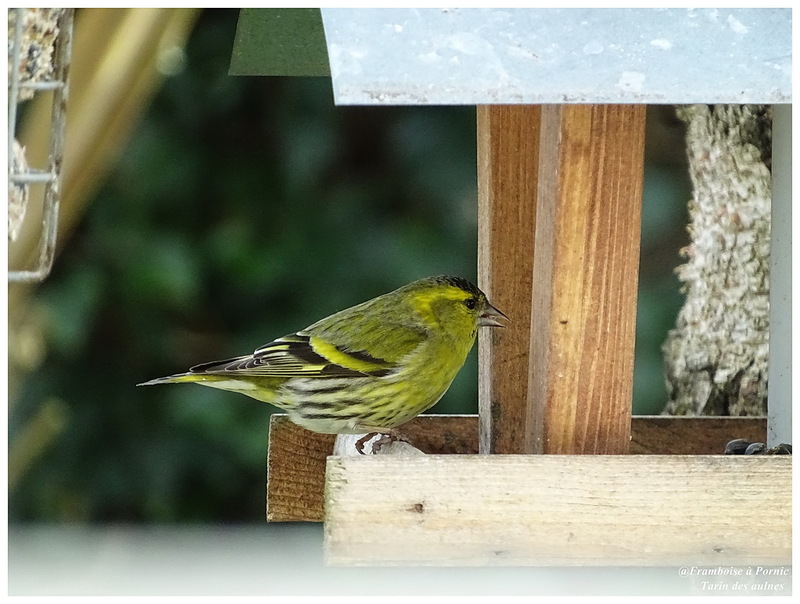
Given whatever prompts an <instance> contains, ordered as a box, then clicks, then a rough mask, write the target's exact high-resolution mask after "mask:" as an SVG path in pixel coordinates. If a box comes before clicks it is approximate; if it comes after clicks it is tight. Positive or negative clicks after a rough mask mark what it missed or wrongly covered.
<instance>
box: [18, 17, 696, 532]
mask: <svg viewBox="0 0 800 604" xmlns="http://www.w3.org/2000/svg"><path fill="white" fill-rule="evenodd" d="M137 10H138V11H145V12H147V9H133V11H127V10H112V11H108V10H101V9H83V10H79V11H78V12H77V15H76V32H75V52H74V58H73V61H74V63H73V77H74V79H73V95H72V97H71V99H70V104H69V109H68V117H69V120H70V122H69V126H68V131H67V154H68V155H69V154H70V149H71V148H72V150H73V154H72V156H71V159H70V157H67V159H66V162H72V163H71V165H69V166H67V165H66V162H65V187H64V195H65V200H64V203H63V206H62V209H61V212H62V218H61V220H62V226H63V227H64V231H63V232H62V233H60V235H59V250H60V251H59V255H58V256H57V258H56V261H55V265H54V269H53V271H52V274H51V275H50V276H49V277H48V278H47V279H46V280H45V282H44V283H43V284H41V285H38V286H36V287H32V286H22V285H13V286H10V287H9V350H8V354H9V430H8V437H9V468H8V471H9V498H8V506H9V507H8V510H9V523H10V525H11V526H22V525H26V524H29V523H58V524H70V525H74V524H78V525H86V524H94V523H97V524H106V523H144V524H163V523H205V524H208V523H224V524H231V525H232V524H237V525H241V524H243V523H244V524H248V523H253V524H263V523H264V516H265V513H264V496H265V471H266V470H265V468H266V464H265V458H266V449H267V432H268V422H269V415H270V413H271V412H273V411H274V409H273V408H272V407H269V406H268V405H264V404H260V403H257V402H255V401H252V400H250V399H248V398H246V397H243V396H240V395H235V394H230V393H226V392H222V391H217V390H212V389H208V388H201V387H196V386H163V387H154V388H136V386H135V385H136V384H137V383H139V382H142V381H145V380H148V379H151V378H154V377H159V376H163V375H168V374H171V373H175V372H179V371H183V370H185V369H186V368H188V367H189V366H190V365H193V364H196V363H199V362H203V361H208V360H214V359H219V358H226V357H229V356H234V355H238V354H244V353H249V352H250V351H252V350H253V349H255V348H256V347H257V346H259V345H261V344H263V343H265V342H267V341H269V340H271V339H272V338H274V337H277V336H280V335H283V334H286V333H289V332H291V331H294V330H296V329H299V328H301V327H304V326H306V325H308V324H310V323H312V322H313V321H315V320H317V319H319V318H321V317H323V316H326V315H328V314H330V313H331V312H334V311H336V310H340V309H342V308H345V307H347V306H350V305H352V304H355V303H358V302H361V301H363V300H365V299H368V298H370V297H373V296H375V295H378V294H381V293H384V292H386V291H389V290H391V289H394V288H396V287H398V286H400V285H403V284H405V283H407V282H409V281H412V280H414V279H416V278H420V277H424V276H428V275H432V274H438V273H452V274H458V275H462V276H464V277H466V278H469V279H471V280H475V279H476V254H477V251H476V249H477V248H476V244H477V211H476V208H477V186H476V143H475V108H474V107H368V108H367V107H335V106H334V105H333V97H332V92H331V85H330V80H329V79H328V78H306V77H295V78H288V77H244V76H235V77H234V76H229V75H228V67H229V64H230V59H231V50H232V47H233V40H234V34H235V31H236V23H237V18H238V10H233V9H231V10H228V9H206V10H196V11H194V10H191V11H173V10H168V9H150V10H149V13H147V17H146V18H145V16H144V13H139V14H138V16H136V18H133V17H132V16H131V15H130V14H127V13H130V12H135V11H137ZM137 19H138V21H137ZM137 23H138V25H136V24H137ZM134 26H135V27H134ZM137 28H138V29H137ZM159 32H160V33H159ZM117 39H120V40H125V41H126V43H127V45H128V46H133V50H131V51H130V53H131V54H130V57H131V59H130V61H129V62H124V59H123V58H121V57H122V53H121V51H120V49H116V50H117V51H118V52H117V53H116V54H114V53H112V52H111V50H110V49H111V48H116V47H114V46H113V45H114V44H116V43H117V42H116V40H117ZM112 57H113V59H112ZM115 60H117V61H119V63H118V64H117V63H114V62H113V61H115ZM109 70H110V71H109ZM98 73H100V74H101V75H102V76H103V77H100V76H98V75H97V74H98ZM103 78H105V80H103ZM81 81H85V82H88V83H87V84H86V85H85V86H83V87H81V86H82V85H81V84H80V82H81ZM92 86H94V88H92ZM103 86H106V88H103ZM35 116H36V111H35V110H34V109H30V110H28V111H27V112H26V114H25V115H24V116H23V117H24V118H26V119H28V120H35V119H36V118H35ZM101 118H104V119H105V121H101ZM81 120H83V121H81ZM98 122H99V123H98ZM23 127H24V128H27V129H33V128H34V126H32V125H30V124H25V120H24V119H23ZM87 132H91V133H92V136H91V137H89V136H88V134H86V133H87ZM82 136H83V137H84V138H81V137H82ZM70 145H73V146H72V147H70ZM80 145H82V146H80ZM78 147H79V149H78ZM76 149H78V150H76ZM81 153H82V154H83V155H81ZM646 153H647V155H646V169H645V187H644V216H643V224H642V256H641V272H640V291H639V307H638V320H637V341H636V346H637V351H636V364H635V376H634V380H635V381H634V413H635V414H656V413H659V412H660V411H661V410H662V409H663V407H664V404H665V402H666V391H665V388H664V383H663V377H662V365H661V351H660V347H661V344H662V342H663V341H664V339H665V337H666V333H667V330H668V329H670V328H671V327H673V326H674V320H675V316H676V315H677V312H678V309H679V307H680V304H681V296H680V294H679V291H678V281H677V279H676V278H675V276H674V274H673V270H674V268H675V266H677V265H678V264H679V263H680V257H679V254H678V250H679V249H680V248H681V247H682V246H684V245H685V244H686V243H687V240H688V239H687V235H686V229H685V224H686V217H687V209H686V207H687V201H688V199H689V197H690V186H689V182H688V176H687V173H686V167H685V153H684V149H683V139H682V126H681V124H680V122H678V121H677V119H676V118H675V115H674V110H673V109H672V108H671V107H668V106H665V107H652V108H650V109H649V113H648V133H647V150H646ZM76 157H80V158H81V160H80V161H78V160H77V159H76ZM9 258H10V262H11V263H12V265H13V263H14V262H17V263H18V264H24V261H25V256H24V254H21V253H17V251H16V250H12V249H10V251H9ZM10 268H23V266H11V267H10ZM476 380H477V377H476V355H475V351H473V353H472V355H471V357H470V359H469V361H468V363H467V366H466V367H465V368H464V369H463V370H462V372H461V373H460V375H459V377H458V378H457V380H456V382H455V383H454V384H453V386H452V388H451V389H450V391H449V392H448V393H447V395H446V396H445V397H444V399H443V400H442V401H441V402H440V403H439V404H438V405H437V406H435V407H434V408H433V409H432V412H434V413H476V412H477V382H476Z"/></svg>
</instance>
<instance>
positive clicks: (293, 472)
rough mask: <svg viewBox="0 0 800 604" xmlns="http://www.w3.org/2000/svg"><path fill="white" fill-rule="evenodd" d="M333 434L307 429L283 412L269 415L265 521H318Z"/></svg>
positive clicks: (322, 506)
mask: <svg viewBox="0 0 800 604" xmlns="http://www.w3.org/2000/svg"><path fill="white" fill-rule="evenodd" d="M335 439H336V435H334V434H317V433H316V432H309V431H308V430H305V429H304V428H301V427H300V426H298V425H296V424H293V423H292V422H291V421H289V418H288V417H287V416H286V415H283V414H278V413H275V414H273V415H272V416H271V417H270V423H269V447H268V449H267V521H268V522H294V521H310V522H319V521H320V517H321V513H320V512H321V510H322V509H323V508H324V499H323V490H324V488H323V484H322V483H323V480H322V476H324V474H325V460H326V459H327V457H328V455H330V454H331V451H333V441H334V440H335Z"/></svg>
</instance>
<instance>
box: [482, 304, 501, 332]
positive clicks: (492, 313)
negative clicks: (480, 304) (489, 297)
mask: <svg viewBox="0 0 800 604" xmlns="http://www.w3.org/2000/svg"><path fill="white" fill-rule="evenodd" d="M500 319H505V320H506V321H507V320H508V317H507V316H505V315H504V314H503V313H502V312H500V311H499V310H497V309H496V308H495V307H494V306H492V305H491V304H489V303H488V302H487V303H486V310H484V311H483V312H482V313H481V314H480V316H479V317H478V325H480V326H481V327H505V326H506V325H505V323H502V322H501V321H500Z"/></svg>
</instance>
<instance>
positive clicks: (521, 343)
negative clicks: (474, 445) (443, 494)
mask: <svg viewBox="0 0 800 604" xmlns="http://www.w3.org/2000/svg"><path fill="white" fill-rule="evenodd" d="M477 114H478V126H477V129H478V135H477V136H478V283H479V284H480V287H481V288H482V289H483V291H484V292H485V293H486V295H487V296H489V299H490V300H491V301H492V303H493V304H494V305H495V306H497V307H498V308H499V309H501V310H502V311H503V312H504V313H506V315H508V317H509V318H510V319H511V322H510V324H509V325H508V326H507V327H506V328H504V329H483V330H480V331H479V336H478V338H479V339H478V355H479V365H480V368H481V374H480V376H479V380H478V408H479V411H480V418H481V419H480V422H479V434H480V452H481V453H530V452H531V451H528V450H526V449H525V443H526V441H527V439H526V438H525V435H526V433H527V432H528V431H529V427H527V426H526V421H527V419H528V412H527V390H528V382H527V379H528V353H529V343H528V338H529V337H530V317H531V298H530V292H531V279H532V272H533V234H534V228H535V224H536V185H537V171H538V167H539V124H540V115H541V107H540V106H538V105H482V106H479V107H478V111H477Z"/></svg>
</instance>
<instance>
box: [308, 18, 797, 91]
mask: <svg viewBox="0 0 800 604" xmlns="http://www.w3.org/2000/svg"><path fill="white" fill-rule="evenodd" d="M322 19H323V23H324V27H325V36H326V40H327V44H328V55H329V59H330V65H331V76H332V79H333V90H334V97H335V101H336V103H337V104H340V105H417V104H419V105H440V104H444V105H473V104H483V103H676V104H679V103H695V102H703V103H790V102H791V67H792V39H791V19H792V15H791V9H598V8H595V9H328V8H325V9H322Z"/></svg>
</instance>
